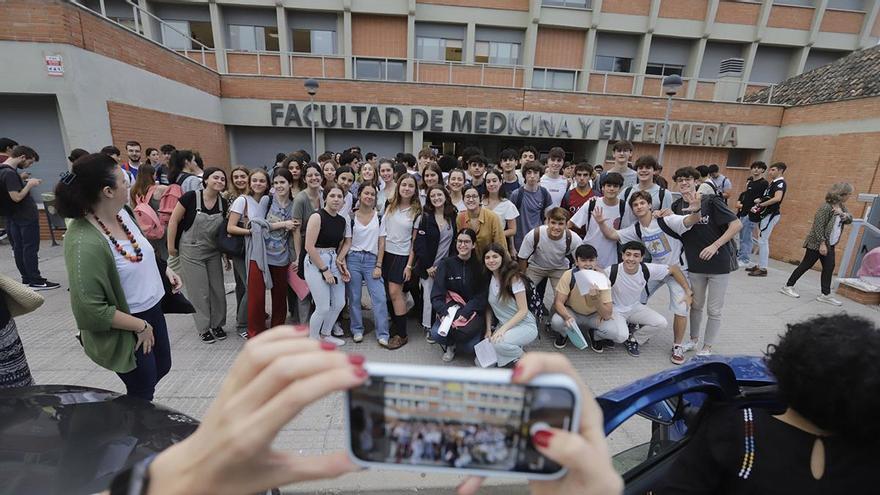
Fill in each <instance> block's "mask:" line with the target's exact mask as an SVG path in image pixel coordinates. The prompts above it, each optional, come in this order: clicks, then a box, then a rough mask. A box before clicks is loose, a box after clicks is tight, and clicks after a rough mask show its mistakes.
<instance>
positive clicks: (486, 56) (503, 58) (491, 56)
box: [474, 41, 519, 65]
mask: <svg viewBox="0 0 880 495" xmlns="http://www.w3.org/2000/svg"><path fill="white" fill-rule="evenodd" d="M474 62H477V63H481V64H497V65H516V64H518V63H519V43H506V42H501V41H477V42H476V44H475V45H474Z"/></svg>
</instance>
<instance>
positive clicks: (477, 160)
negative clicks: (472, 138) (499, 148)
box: [466, 155, 489, 168]
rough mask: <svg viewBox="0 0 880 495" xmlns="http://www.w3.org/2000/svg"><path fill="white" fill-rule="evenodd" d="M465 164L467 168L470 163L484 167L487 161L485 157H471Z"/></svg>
mask: <svg viewBox="0 0 880 495" xmlns="http://www.w3.org/2000/svg"><path fill="white" fill-rule="evenodd" d="M466 163H467V166H468V168H470V166H471V163H476V164H478V165H482V166H484V167H485V166H486V165H488V164H489V160H488V159H486V157H485V156H483V155H472V156H471V157H470V158H468V159H467V162H466Z"/></svg>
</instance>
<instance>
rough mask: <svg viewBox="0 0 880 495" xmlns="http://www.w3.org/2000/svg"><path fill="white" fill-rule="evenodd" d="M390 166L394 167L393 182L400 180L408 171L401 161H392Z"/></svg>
mask: <svg viewBox="0 0 880 495" xmlns="http://www.w3.org/2000/svg"><path fill="white" fill-rule="evenodd" d="M391 168H392V169H394V182H397V181H398V180H400V178H401V177H403V176H404V175H407V174H409V171H408V170H407V168H406V165H405V164H403V163H401V162H394V163H392V164H391Z"/></svg>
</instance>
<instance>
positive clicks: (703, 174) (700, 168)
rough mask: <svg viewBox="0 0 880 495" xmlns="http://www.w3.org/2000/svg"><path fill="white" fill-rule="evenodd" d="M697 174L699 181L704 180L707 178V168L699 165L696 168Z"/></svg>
mask: <svg viewBox="0 0 880 495" xmlns="http://www.w3.org/2000/svg"><path fill="white" fill-rule="evenodd" d="M697 173H699V174H700V178H701V179H705V178H706V177H709V167H707V166H705V165H699V166H698V167H697Z"/></svg>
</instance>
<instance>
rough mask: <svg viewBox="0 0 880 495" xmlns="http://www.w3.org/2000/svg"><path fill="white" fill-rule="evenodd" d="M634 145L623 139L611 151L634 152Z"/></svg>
mask: <svg viewBox="0 0 880 495" xmlns="http://www.w3.org/2000/svg"><path fill="white" fill-rule="evenodd" d="M632 150H633V145H632V143H631V142H629V141H627V140H626V139H621V140H620V141H617V142H616V143H614V144H613V145H612V146H611V151H632Z"/></svg>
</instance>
